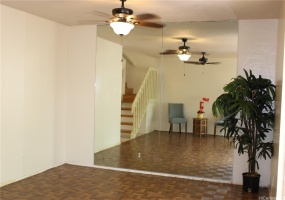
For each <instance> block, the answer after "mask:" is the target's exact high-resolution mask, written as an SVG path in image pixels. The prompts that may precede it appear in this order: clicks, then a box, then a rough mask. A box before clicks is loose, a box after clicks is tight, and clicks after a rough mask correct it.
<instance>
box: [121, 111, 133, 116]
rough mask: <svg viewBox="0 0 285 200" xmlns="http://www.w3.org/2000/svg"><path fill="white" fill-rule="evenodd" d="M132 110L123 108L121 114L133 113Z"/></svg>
mask: <svg viewBox="0 0 285 200" xmlns="http://www.w3.org/2000/svg"><path fill="white" fill-rule="evenodd" d="M131 114H132V112H131V111H130V110H121V115H131Z"/></svg>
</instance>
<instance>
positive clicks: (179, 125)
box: [179, 124, 181, 133]
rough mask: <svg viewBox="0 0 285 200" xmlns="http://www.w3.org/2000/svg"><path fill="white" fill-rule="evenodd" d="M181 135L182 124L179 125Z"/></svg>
mask: <svg viewBox="0 0 285 200" xmlns="http://www.w3.org/2000/svg"><path fill="white" fill-rule="evenodd" d="M179 133H181V124H179Z"/></svg>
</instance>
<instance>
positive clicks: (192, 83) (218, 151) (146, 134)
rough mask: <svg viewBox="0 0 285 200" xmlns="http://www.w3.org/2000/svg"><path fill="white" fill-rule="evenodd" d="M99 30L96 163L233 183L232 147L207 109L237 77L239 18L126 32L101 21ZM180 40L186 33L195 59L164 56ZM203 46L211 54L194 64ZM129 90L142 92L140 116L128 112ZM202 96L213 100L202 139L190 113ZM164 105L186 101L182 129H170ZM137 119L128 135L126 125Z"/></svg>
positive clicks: (192, 56)
mask: <svg viewBox="0 0 285 200" xmlns="http://www.w3.org/2000/svg"><path fill="white" fill-rule="evenodd" d="M97 36H98V38H97V55H96V89H95V96H96V97H95V119H96V123H95V142H94V144H95V146H94V164H95V165H98V166H104V167H115V168H124V169H132V170H141V171H148V172H152V173H155V172H157V173H163V174H172V175H179V176H192V177H199V178H203V179H217V180H220V181H228V182H230V181H231V180H232V165H233V148H232V147H231V145H230V143H229V140H227V139H226V138H225V137H223V132H220V130H221V128H220V127H217V131H216V133H217V135H216V137H214V136H213V134H214V123H215V122H216V121H218V120H219V119H220V118H215V117H214V116H213V115H212V112H211V107H212V103H213V101H214V100H215V99H216V98H217V97H218V96H219V95H220V94H221V93H222V92H223V86H224V85H225V84H226V83H228V82H229V81H230V80H231V78H233V77H235V76H236V71H237V41H238V38H237V37H238V22H237V21H221V22H180V23H167V24H166V26H165V27H164V28H163V29H152V28H144V27H135V28H134V29H133V30H132V31H131V33H130V34H129V35H127V36H124V37H120V36H118V35H116V34H115V33H113V31H112V29H111V28H110V26H108V25H105V26H98V34H97ZM182 38H187V39H188V40H187V42H186V45H187V46H189V47H190V48H191V49H190V50H191V51H192V52H193V54H192V55H191V58H190V59H189V61H192V62H193V63H184V62H182V61H180V60H179V58H178V56H177V55H176V54H166V53H165V54H161V53H162V52H165V51H167V50H176V49H178V47H179V46H183V42H182ZM169 52H170V51H169ZM171 52H173V51H171ZM201 52H206V54H205V57H206V58H208V63H206V64H204V65H202V64H201V63H200V64H199V63H197V62H199V58H201V57H202V54H201ZM146 77H147V78H146ZM149 77H150V78H149ZM146 79H148V80H146ZM149 80H150V81H149ZM145 82H147V83H145ZM142 85H144V86H143V87H144V88H145V89H143V90H144V91H143V92H142V91H140V88H142ZM153 88H155V90H153ZM148 90H152V92H150V93H147V92H145V91H148ZM138 93H139V95H138ZM124 94H125V95H124ZM132 94H136V95H137V96H140V98H141V99H142V100H141V101H140V102H139V103H137V102H136V103H137V104H138V105H139V106H142V105H143V106H144V108H143V109H142V111H141V110H140V109H138V111H137V113H139V114H140V115H142V117H138V118H140V119H139V122H137V119H136V121H134V119H133V118H135V117H136V116H137V115H139V114H137V113H136V114H134V115H135V116H132V115H133V114H132V113H130V109H134V105H133V104H134V103H130V102H132V100H131V98H132ZM204 97H206V98H209V99H210V100H209V102H205V103H204V111H205V113H204V118H207V137H205V135H202V136H201V137H200V136H199V135H194V134H193V118H196V117H197V111H198V110H199V105H200V101H201V100H202V98H204ZM122 100H123V103H122ZM128 101H130V102H128ZM136 101H137V100H136ZM145 102H147V103H145ZM169 103H182V104H183V112H184V116H185V118H186V119H187V133H185V126H183V124H182V127H181V129H182V130H181V133H179V126H178V125H176V124H174V126H173V133H171V134H170V133H169V127H170V124H169V120H168V112H169V110H168V105H169ZM132 107H133V108H132ZM135 109H137V108H136V107H135ZM141 113H142V114H141ZM138 123H139V125H140V126H139V127H138V128H137V131H136V132H137V134H136V135H132V134H131V133H130V130H131V129H132V128H130V127H132V126H136V124H138Z"/></svg>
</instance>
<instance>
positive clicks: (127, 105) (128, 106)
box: [121, 103, 132, 108]
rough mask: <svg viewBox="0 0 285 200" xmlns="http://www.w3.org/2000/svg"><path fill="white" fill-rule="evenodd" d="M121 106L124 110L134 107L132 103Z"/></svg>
mask: <svg viewBox="0 0 285 200" xmlns="http://www.w3.org/2000/svg"><path fill="white" fill-rule="evenodd" d="M121 105H122V107H124V108H131V107H132V103H122V104H121Z"/></svg>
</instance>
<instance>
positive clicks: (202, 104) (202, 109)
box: [197, 97, 210, 113]
mask: <svg viewBox="0 0 285 200" xmlns="http://www.w3.org/2000/svg"><path fill="white" fill-rule="evenodd" d="M209 100H210V99H209V98H205V97H203V98H202V101H200V106H199V110H198V111H197V113H204V102H209Z"/></svg>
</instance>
